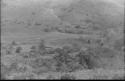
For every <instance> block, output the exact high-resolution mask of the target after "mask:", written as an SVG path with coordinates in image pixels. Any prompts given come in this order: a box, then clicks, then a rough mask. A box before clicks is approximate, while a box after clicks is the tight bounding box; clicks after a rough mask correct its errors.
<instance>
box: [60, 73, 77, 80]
mask: <svg viewBox="0 0 125 81" xmlns="http://www.w3.org/2000/svg"><path fill="white" fill-rule="evenodd" d="M60 79H61V80H75V79H76V77H75V76H73V75H69V74H65V75H62V76H61V77H60Z"/></svg>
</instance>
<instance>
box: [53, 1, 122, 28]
mask: <svg viewBox="0 0 125 81" xmlns="http://www.w3.org/2000/svg"><path fill="white" fill-rule="evenodd" d="M123 9H124V8H122V7H120V6H117V5H116V4H114V3H112V2H109V1H104V0H79V1H78V2H76V3H73V4H71V5H70V6H68V7H65V6H59V7H56V8H54V10H55V13H56V15H57V16H58V17H59V18H60V19H61V20H62V21H66V22H69V23H71V24H80V23H83V22H85V21H91V22H94V23H98V24H100V25H101V26H103V27H106V28H107V27H111V28H112V27H116V26H117V27H118V25H119V24H121V23H122V24H123V16H124V12H123V11H124V10H123Z"/></svg>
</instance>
